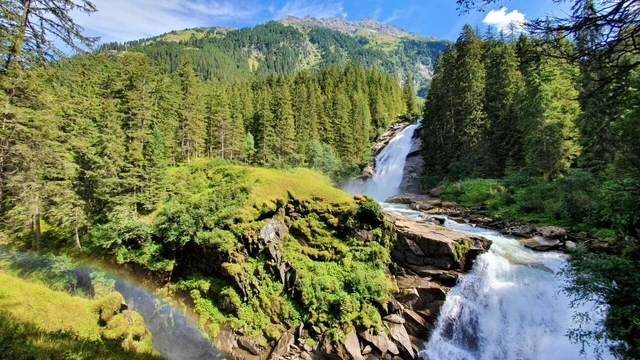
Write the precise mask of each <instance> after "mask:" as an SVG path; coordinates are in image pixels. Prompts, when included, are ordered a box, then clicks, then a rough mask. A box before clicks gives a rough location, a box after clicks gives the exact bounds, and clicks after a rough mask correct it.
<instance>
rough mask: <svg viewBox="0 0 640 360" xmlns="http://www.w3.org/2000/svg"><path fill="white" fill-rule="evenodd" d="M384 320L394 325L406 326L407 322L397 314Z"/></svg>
mask: <svg viewBox="0 0 640 360" xmlns="http://www.w3.org/2000/svg"><path fill="white" fill-rule="evenodd" d="M382 320H385V321H388V322H390V323H394V324H404V322H405V321H404V319H403V318H402V316H400V315H396V314H391V315H387V316H385V317H383V318H382Z"/></svg>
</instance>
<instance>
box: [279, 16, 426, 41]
mask: <svg viewBox="0 0 640 360" xmlns="http://www.w3.org/2000/svg"><path fill="white" fill-rule="evenodd" d="M279 21H280V22H281V23H283V24H285V25H291V26H296V27H300V28H303V29H309V28H314V27H322V28H327V29H331V30H336V31H340V32H343V33H346V34H349V35H365V34H367V33H368V34H371V35H377V36H390V37H397V38H413V39H427V38H428V37H426V36H421V35H418V34H415V33H412V32H409V31H406V30H403V29H400V28H399V27H396V26H392V25H387V24H383V23H381V22H380V21H378V20H376V19H374V18H371V17H368V18H364V19H362V20H357V21H348V20H345V19H343V18H340V17H331V18H322V19H316V18H314V17H311V16H306V17H304V18H297V17H295V16H285V17H283V18H282V19H280V20H279Z"/></svg>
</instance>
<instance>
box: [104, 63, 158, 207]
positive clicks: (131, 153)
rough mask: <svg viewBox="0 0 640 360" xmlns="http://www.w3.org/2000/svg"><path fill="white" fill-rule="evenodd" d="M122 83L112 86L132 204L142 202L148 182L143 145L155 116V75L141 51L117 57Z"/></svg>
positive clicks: (123, 175)
mask: <svg viewBox="0 0 640 360" xmlns="http://www.w3.org/2000/svg"><path fill="white" fill-rule="evenodd" d="M117 76H118V78H119V80H120V81H121V82H122V84H121V85H120V86H119V87H118V88H116V89H114V97H116V98H117V99H118V100H119V103H120V109H119V113H120V114H122V115H121V116H122V120H121V126H122V130H123V133H124V136H125V139H124V145H125V159H124V161H125V168H124V169H123V170H124V171H123V172H122V173H121V178H122V185H123V186H124V187H125V189H123V191H124V192H126V193H128V194H131V198H130V200H129V201H128V202H130V203H131V204H132V205H134V206H137V204H143V203H146V202H147V201H146V199H145V193H146V187H147V186H148V183H149V180H148V177H147V175H148V173H147V167H148V166H147V159H146V158H145V148H146V147H147V146H148V143H149V142H150V141H151V136H152V134H151V133H152V128H153V124H154V122H155V119H156V118H158V114H157V113H156V107H155V99H154V94H153V90H154V89H155V88H156V83H157V82H158V78H159V75H158V74H156V72H155V69H154V68H153V67H151V65H150V64H149V62H148V59H147V57H146V56H145V55H143V54H136V53H127V54H124V55H123V56H122V57H121V58H120V67H119V73H118V74H117Z"/></svg>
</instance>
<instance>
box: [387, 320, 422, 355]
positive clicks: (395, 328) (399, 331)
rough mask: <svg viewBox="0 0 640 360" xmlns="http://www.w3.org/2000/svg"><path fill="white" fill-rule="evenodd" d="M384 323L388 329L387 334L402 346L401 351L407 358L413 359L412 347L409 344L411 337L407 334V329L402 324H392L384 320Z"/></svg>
mask: <svg viewBox="0 0 640 360" xmlns="http://www.w3.org/2000/svg"><path fill="white" fill-rule="evenodd" d="M384 324H385V325H386V326H387V328H388V329H389V335H390V336H391V338H392V339H393V340H395V341H396V342H397V343H398V344H400V346H402V348H403V352H404V353H405V354H406V356H407V357H408V358H409V359H414V358H415V354H414V353H413V347H412V346H411V339H410V338H409V334H408V333H407V329H406V328H405V327H404V325H399V324H393V323H390V322H386V321H385V322H384Z"/></svg>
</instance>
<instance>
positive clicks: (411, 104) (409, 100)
mask: <svg viewBox="0 0 640 360" xmlns="http://www.w3.org/2000/svg"><path fill="white" fill-rule="evenodd" d="M402 99H403V100H404V103H405V108H406V114H407V118H408V119H409V120H415V119H417V118H418V114H419V113H420V111H419V109H418V99H417V98H416V88H415V84H414V81H413V76H411V73H407V76H406V78H405V81H404V87H403V88H402Z"/></svg>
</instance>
